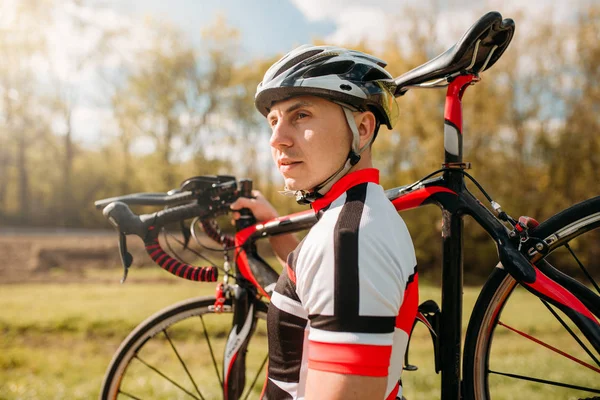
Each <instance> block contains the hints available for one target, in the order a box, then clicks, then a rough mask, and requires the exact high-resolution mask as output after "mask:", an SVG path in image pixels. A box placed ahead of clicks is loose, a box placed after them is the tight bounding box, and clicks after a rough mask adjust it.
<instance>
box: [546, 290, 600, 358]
mask: <svg viewBox="0 0 600 400" xmlns="http://www.w3.org/2000/svg"><path fill="white" fill-rule="evenodd" d="M540 301H541V302H542V303H543V304H544V305H545V306H546V308H547V309H548V310H549V311H550V312H551V313H552V315H554V318H556V319H557V320H558V321H559V322H560V323H561V325H562V326H563V328H565V329H566V331H567V332H569V334H570V335H571V336H572V337H573V339H575V341H576V342H577V343H578V344H579V346H581V348H582V349H583V350H585V352H586V353H587V354H588V355H589V356H590V357H591V358H592V360H594V362H596V364H597V365H598V366H599V367H600V362H599V361H598V359H597V358H596V357H595V356H594V354H593V353H592V352H591V351H590V349H588V347H587V346H586V345H585V343H583V342H582V341H581V339H579V337H578V336H577V335H576V334H575V332H573V330H572V329H571V328H569V326H568V325H567V324H566V323H565V321H564V320H563V319H562V318H561V317H560V315H558V313H557V312H556V311H554V309H553V308H552V307H550V304H548V302H547V301H545V300H542V299H540Z"/></svg>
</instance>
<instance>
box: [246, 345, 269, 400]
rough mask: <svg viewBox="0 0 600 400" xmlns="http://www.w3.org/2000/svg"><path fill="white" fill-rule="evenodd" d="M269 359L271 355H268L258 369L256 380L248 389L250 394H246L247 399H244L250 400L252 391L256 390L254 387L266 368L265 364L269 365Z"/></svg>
mask: <svg viewBox="0 0 600 400" xmlns="http://www.w3.org/2000/svg"><path fill="white" fill-rule="evenodd" d="M268 358H269V354H268V353H267V355H266V356H265V359H264V360H263V362H262V364H260V367H259V368H258V371H257V372H256V376H255V377H254V380H253V381H252V384H251V385H250V388H249V389H248V393H246V397H244V400H248V396H250V393H252V389H254V385H256V381H257V380H258V376H259V375H260V372H261V371H262V370H263V368H264V367H265V364H266V363H267V359H268Z"/></svg>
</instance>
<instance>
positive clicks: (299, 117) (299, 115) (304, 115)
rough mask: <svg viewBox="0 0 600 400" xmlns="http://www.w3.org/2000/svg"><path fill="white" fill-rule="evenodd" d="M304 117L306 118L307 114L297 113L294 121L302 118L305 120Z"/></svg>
mask: <svg viewBox="0 0 600 400" xmlns="http://www.w3.org/2000/svg"><path fill="white" fill-rule="evenodd" d="M306 117H308V114H307V113H305V112H303V111H300V112H298V114H296V119H302V118H306Z"/></svg>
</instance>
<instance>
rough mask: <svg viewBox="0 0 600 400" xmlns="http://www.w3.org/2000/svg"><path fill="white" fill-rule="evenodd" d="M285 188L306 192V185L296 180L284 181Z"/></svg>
mask: <svg viewBox="0 0 600 400" xmlns="http://www.w3.org/2000/svg"><path fill="white" fill-rule="evenodd" d="M285 187H286V189H287V190H294V191H296V190H308V185H306V184H304V185H302V182H298V181H297V180H296V179H286V180H285Z"/></svg>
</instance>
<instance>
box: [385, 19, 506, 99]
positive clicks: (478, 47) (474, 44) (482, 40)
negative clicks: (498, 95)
mask: <svg viewBox="0 0 600 400" xmlns="http://www.w3.org/2000/svg"><path fill="white" fill-rule="evenodd" d="M514 32H515V23H514V21H513V20H512V19H510V18H508V19H505V20H503V19H502V15H500V13H498V12H496V11H492V12H489V13H487V14H485V15H484V16H483V17H481V18H479V20H478V21H477V22H475V24H473V26H471V28H469V30H468V31H467V32H465V34H464V35H463V36H462V38H461V39H460V40H459V41H458V42H457V43H456V44H454V45H453V46H452V47H450V48H449V49H448V50H446V51H445V52H443V53H442V54H440V55H438V56H437V57H435V58H434V59H432V60H430V61H428V62H426V63H425V64H423V65H420V66H418V67H416V68H414V69H412V70H410V71H408V72H406V73H404V74H402V75H401V76H399V77H398V78H396V79H395V83H396V85H397V87H396V92H395V95H396V96H401V95H403V94H404V93H406V92H407V91H408V89H409V88H408V87H407V86H411V85H418V84H421V83H425V82H429V81H433V80H436V79H441V78H445V77H447V76H449V75H452V74H455V73H457V72H461V71H462V72H465V73H474V74H478V73H480V72H483V71H485V70H486V69H488V68H490V67H491V66H492V65H494V63H495V62H496V61H498V59H499V58H500V56H502V53H504V50H506V48H507V47H508V45H509V44H510V41H511V39H512V37H513V34H514Z"/></svg>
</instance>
